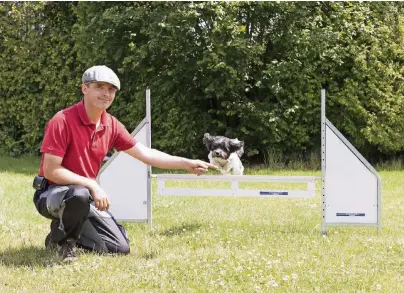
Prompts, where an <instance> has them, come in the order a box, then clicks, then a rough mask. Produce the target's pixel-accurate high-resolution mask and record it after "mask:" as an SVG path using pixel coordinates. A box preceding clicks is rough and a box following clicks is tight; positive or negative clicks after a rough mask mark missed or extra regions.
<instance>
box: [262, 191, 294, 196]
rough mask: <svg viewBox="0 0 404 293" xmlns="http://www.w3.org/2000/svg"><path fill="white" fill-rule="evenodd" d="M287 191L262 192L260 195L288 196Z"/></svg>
mask: <svg viewBox="0 0 404 293" xmlns="http://www.w3.org/2000/svg"><path fill="white" fill-rule="evenodd" d="M288 194H289V192H287V191H260V195H288Z"/></svg>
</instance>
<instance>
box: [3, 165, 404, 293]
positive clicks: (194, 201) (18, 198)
mask: <svg viewBox="0 0 404 293" xmlns="http://www.w3.org/2000/svg"><path fill="white" fill-rule="evenodd" d="M38 166H39V160H38V159H37V158H21V159H12V158H8V157H2V158H0V292H355V293H356V292H362V293H363V292H404V233H403V231H404V220H403V217H404V180H403V179H404V172H403V171H381V172H380V174H381V177H382V180H383V190H382V194H383V197H382V225H383V229H382V232H381V233H378V232H377V229H376V228H353V227H345V228H329V229H328V234H327V235H326V236H322V235H321V233H320V228H321V213H320V192H319V191H320V185H318V186H317V194H316V196H315V198H312V199H294V200H292V199H270V198H265V199H264V198H227V197H226V198H219V197H216V198H215V197H157V196H156V195H155V194H153V228H152V229H150V228H149V227H148V226H147V225H146V224H134V223H131V224H125V227H126V228H127V231H128V234H129V238H130V240H131V254H130V255H128V256H105V255H97V254H91V253H82V254H81V256H80V258H79V260H78V261H77V262H76V263H73V264H63V263H61V261H60V260H59V258H58V257H57V253H56V252H55V251H48V250H46V249H45V248H44V239H45V236H46V234H47V233H48V230H49V221H48V220H46V219H45V218H42V217H41V216H40V215H39V214H38V213H37V212H36V210H35V207H34V205H33V203H32V194H33V190H32V187H31V185H32V179H33V176H34V174H35V173H36V172H37V170H38ZM251 172H252V174H268V175H273V174H274V173H273V172H270V171H269V170H254V171H251ZM276 174H279V175H319V174H320V173H319V172H313V171H300V172H299V171H281V172H276ZM153 187H156V185H155V182H154V183H153ZM112 204H113V203H112Z"/></svg>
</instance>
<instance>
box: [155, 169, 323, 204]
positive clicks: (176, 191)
mask: <svg viewBox="0 0 404 293" xmlns="http://www.w3.org/2000/svg"><path fill="white" fill-rule="evenodd" d="M153 177H156V178H157V186H158V189H157V194H158V195H174V196H181V195H182V196H251V197H287V198H308V197H313V196H314V191H315V181H316V180H319V179H321V177H314V176H237V175H235V176H218V175H201V176H196V175H187V174H161V175H154V176H153ZM174 180H175V181H227V182H230V183H231V189H215V188H195V187H192V188H168V187H166V181H174ZM239 182H287V183H302V182H303V183H307V189H306V190H268V189H239V185H238V183H239Z"/></svg>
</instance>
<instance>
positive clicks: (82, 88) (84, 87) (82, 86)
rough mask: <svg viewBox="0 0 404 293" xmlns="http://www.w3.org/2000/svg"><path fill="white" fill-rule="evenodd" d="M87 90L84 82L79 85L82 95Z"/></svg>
mask: <svg viewBox="0 0 404 293" xmlns="http://www.w3.org/2000/svg"><path fill="white" fill-rule="evenodd" d="M87 90H88V86H87V85H86V84H85V83H83V84H82V85H81V92H82V93H83V95H85V94H86V92H87Z"/></svg>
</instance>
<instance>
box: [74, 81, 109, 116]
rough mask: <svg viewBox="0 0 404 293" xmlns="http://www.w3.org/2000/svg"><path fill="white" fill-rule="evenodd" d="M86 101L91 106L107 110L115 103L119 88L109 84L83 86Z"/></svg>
mask: <svg viewBox="0 0 404 293" xmlns="http://www.w3.org/2000/svg"><path fill="white" fill-rule="evenodd" d="M81 90H82V92H83V94H84V99H85V100H86V102H88V103H89V104H90V105H91V106H93V107H96V108H98V109H102V110H106V109H108V107H109V106H111V104H112V102H113V101H114V98H115V94H116V91H117V88H116V87H114V86H113V85H112V84H109V83H107V82H91V83H87V84H82V86H81Z"/></svg>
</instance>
